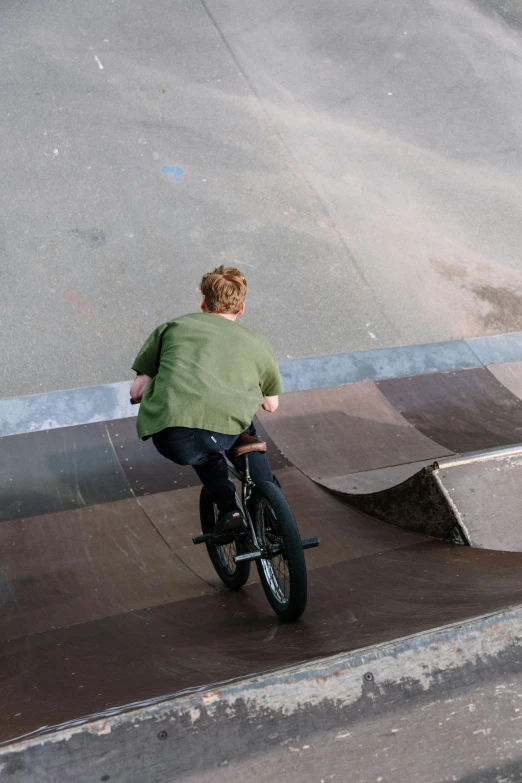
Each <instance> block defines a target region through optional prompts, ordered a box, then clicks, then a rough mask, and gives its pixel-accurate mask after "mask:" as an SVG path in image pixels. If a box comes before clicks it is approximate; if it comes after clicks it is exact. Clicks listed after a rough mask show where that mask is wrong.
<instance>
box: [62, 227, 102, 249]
mask: <svg viewBox="0 0 522 783" xmlns="http://www.w3.org/2000/svg"><path fill="white" fill-rule="evenodd" d="M69 234H72V235H73V236H75V237H79V239H83V241H84V242H86V243H87V244H88V245H91V247H101V246H102V245H104V244H105V242H106V241H107V239H106V237H105V232H104V231H102V230H101V228H87V229H85V230H82V229H80V228H73V229H71V230H70V231H69Z"/></svg>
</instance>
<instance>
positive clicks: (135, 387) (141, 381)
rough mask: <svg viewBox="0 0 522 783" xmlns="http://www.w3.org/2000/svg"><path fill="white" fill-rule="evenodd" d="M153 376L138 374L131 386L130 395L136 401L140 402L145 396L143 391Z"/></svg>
mask: <svg viewBox="0 0 522 783" xmlns="http://www.w3.org/2000/svg"><path fill="white" fill-rule="evenodd" d="M151 380H152V378H150V377H149V376H148V375H138V377H137V378H136V380H135V381H134V383H133V384H132V386H131V387H130V396H131V397H132V399H133V400H136V402H140V401H141V398H142V397H143V392H144V391H145V389H146V388H147V386H148V385H149V383H150V382H151Z"/></svg>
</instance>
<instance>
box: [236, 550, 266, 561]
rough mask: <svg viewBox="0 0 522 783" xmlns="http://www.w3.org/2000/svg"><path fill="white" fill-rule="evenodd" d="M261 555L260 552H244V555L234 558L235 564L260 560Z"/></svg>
mask: <svg viewBox="0 0 522 783" xmlns="http://www.w3.org/2000/svg"><path fill="white" fill-rule="evenodd" d="M262 557H263V555H262V554H261V552H259V551H258V550H256V551H255V552H245V554H244V555H236V556H235V558H234V562H235V563H246V562H249V561H250V560H261V558H262Z"/></svg>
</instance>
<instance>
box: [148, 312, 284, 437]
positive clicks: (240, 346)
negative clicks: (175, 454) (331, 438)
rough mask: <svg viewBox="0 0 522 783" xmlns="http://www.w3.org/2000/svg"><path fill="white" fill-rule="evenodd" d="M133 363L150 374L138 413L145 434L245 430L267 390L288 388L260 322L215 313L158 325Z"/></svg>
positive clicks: (274, 391) (274, 392)
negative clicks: (256, 326) (251, 325)
mask: <svg viewBox="0 0 522 783" xmlns="http://www.w3.org/2000/svg"><path fill="white" fill-rule="evenodd" d="M132 369H133V370H135V371H136V372H137V373H143V374H144V375H150V377H151V378H152V381H151V383H150V384H149V386H148V387H147V389H146V390H145V393H144V395H143V399H142V402H141V407H140V411H139V414H138V425H137V426H138V436H139V437H140V438H142V439H143V438H146V437H148V436H150V435H153V434H154V433H155V432H159V431H160V430H162V429H164V428H165V427H196V428H198V429H203V430H211V431H213V432H222V433H223V434H225V435H239V434H240V433H241V432H243V431H244V430H245V429H246V428H247V427H248V426H249V424H250V422H251V421H252V418H253V416H254V414H255V413H256V411H257V409H258V408H259V406H260V405H261V403H262V402H263V397H264V396H268V397H272V396H275V395H277V394H281V392H282V385H281V378H280V376H279V368H278V366H277V361H276V358H275V356H274V354H273V352H272V349H271V347H270V345H269V343H268V342H267V340H265V338H264V337H262V336H261V335H260V334H257V332H254V331H253V330H252V329H247V328H246V327H245V326H242V325H241V324H238V323H237V322H235V321H229V320H228V319H227V318H222V317H221V316H219V315H214V314H212V313H192V314H190V315H183V316H181V318H175V319H174V320H173V321H169V322H168V323H166V324H163V325H162V326H158V328H157V329H155V330H154V331H153V332H152V334H151V335H150V337H149V339H148V340H147V341H146V343H145V344H144V346H143V348H142V349H141V351H140V352H139V354H138V356H137V357H136V360H135V361H134V364H133V365H132Z"/></svg>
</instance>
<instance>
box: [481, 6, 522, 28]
mask: <svg viewBox="0 0 522 783" xmlns="http://www.w3.org/2000/svg"><path fill="white" fill-rule="evenodd" d="M472 2H473V4H474V5H475V6H477V8H479V9H480V10H481V11H484V13H485V14H487V15H488V16H493V17H497V18H498V17H499V16H500V17H501V18H502V19H503V20H504V22H506V24H508V25H509V26H510V27H513V28H515V29H519V30H522V3H521V2H520V0H472Z"/></svg>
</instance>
